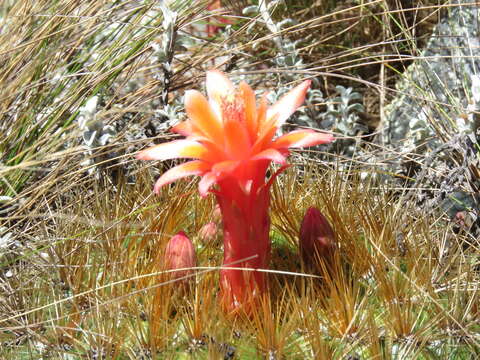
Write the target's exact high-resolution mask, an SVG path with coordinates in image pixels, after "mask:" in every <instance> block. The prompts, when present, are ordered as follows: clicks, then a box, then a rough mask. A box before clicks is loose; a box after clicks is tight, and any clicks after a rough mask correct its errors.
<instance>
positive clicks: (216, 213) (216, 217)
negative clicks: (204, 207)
mask: <svg viewBox="0 0 480 360" xmlns="http://www.w3.org/2000/svg"><path fill="white" fill-rule="evenodd" d="M212 218H213V221H215V222H217V223H220V222H221V221H222V210H220V205H218V204H216V205H215V208H214V209H213V212H212Z"/></svg>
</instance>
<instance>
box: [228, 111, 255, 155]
mask: <svg viewBox="0 0 480 360" xmlns="http://www.w3.org/2000/svg"><path fill="white" fill-rule="evenodd" d="M224 131H225V152H226V153H227V154H228V155H229V156H230V157H231V158H232V159H235V160H239V159H244V158H245V157H247V156H249V155H250V148H251V145H250V139H249V137H248V132H247V129H245V126H244V124H242V123H241V122H239V121H236V120H227V121H226V122H225V123H224Z"/></svg>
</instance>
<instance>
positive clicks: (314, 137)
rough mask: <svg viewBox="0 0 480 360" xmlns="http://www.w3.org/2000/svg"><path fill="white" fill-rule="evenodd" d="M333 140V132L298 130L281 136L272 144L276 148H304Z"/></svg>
mask: <svg viewBox="0 0 480 360" xmlns="http://www.w3.org/2000/svg"><path fill="white" fill-rule="evenodd" d="M332 141H333V136H332V135H331V134H325V133H320V132H316V131H313V130H296V131H292V132H290V133H288V134H285V135H283V136H280V137H279V138H278V139H277V140H275V141H274V142H273V144H272V146H273V147H274V148H275V149H288V148H302V147H307V146H314V145H319V144H326V143H329V142H332Z"/></svg>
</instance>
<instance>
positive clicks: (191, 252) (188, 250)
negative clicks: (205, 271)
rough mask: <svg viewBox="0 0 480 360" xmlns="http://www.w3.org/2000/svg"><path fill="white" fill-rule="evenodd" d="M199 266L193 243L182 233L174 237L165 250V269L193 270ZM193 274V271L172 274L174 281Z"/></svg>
mask: <svg viewBox="0 0 480 360" xmlns="http://www.w3.org/2000/svg"><path fill="white" fill-rule="evenodd" d="M196 265H197V258H196V255H195V247H194V246H193V243H192V241H191V240H190V239H189V238H188V237H187V235H185V233H184V232H183V231H180V232H179V233H178V234H177V235H175V236H173V237H172V238H171V239H170V241H169V242H168V244H167V248H166V249H165V269H166V270H176V269H184V268H193V267H195V266H196ZM191 273H193V270H192V269H188V270H182V271H174V272H172V273H171V274H172V275H171V277H172V279H178V278H181V277H183V276H186V275H189V274H191Z"/></svg>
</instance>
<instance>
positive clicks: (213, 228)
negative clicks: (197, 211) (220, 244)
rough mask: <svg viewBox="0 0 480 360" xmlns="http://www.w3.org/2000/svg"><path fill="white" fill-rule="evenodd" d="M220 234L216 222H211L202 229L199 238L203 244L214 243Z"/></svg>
mask: <svg viewBox="0 0 480 360" xmlns="http://www.w3.org/2000/svg"><path fill="white" fill-rule="evenodd" d="M217 234H218V226H217V224H216V223H215V222H213V221H210V222H209V223H206V224H205V225H203V226H202V227H201V228H200V231H199V232H198V237H199V239H200V241H201V242H202V243H203V244H208V243H210V242H212V241H213V240H214V239H215V238H216V237H217Z"/></svg>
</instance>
